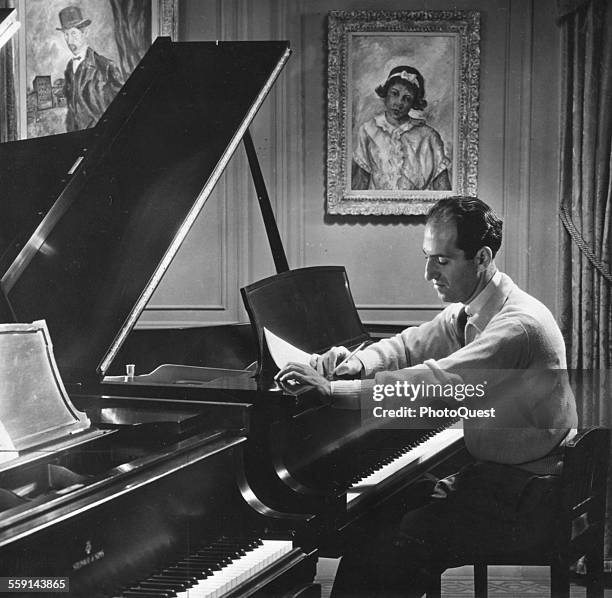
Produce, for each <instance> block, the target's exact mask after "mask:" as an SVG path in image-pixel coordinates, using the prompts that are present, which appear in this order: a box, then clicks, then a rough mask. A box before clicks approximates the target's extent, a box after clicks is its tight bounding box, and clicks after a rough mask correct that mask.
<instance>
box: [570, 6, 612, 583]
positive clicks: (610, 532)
mask: <svg viewBox="0 0 612 598" xmlns="http://www.w3.org/2000/svg"><path fill="white" fill-rule="evenodd" d="M559 11H560V25H561V28H562V44H563V61H562V64H563V85H564V89H563V92H562V101H563V106H562V123H561V132H562V134H561V181H560V193H561V196H560V217H561V222H562V224H563V230H564V235H563V239H562V249H561V250H562V255H561V259H562V268H563V270H562V272H563V275H562V313H561V325H562V329H563V332H564V335H565V338H566V340H567V342H568V364H569V367H570V368H571V369H572V370H575V372H576V374H577V376H576V377H577V384H578V388H579V392H577V396H576V399H577V403H578V412H579V418H580V425H581V426H583V427H584V426H590V425H597V424H604V425H610V421H612V418H611V417H610V413H611V408H610V403H612V397H610V396H609V392H610V383H609V380H607V376H608V375H609V370H610V369H611V368H612V357H611V355H612V344H611V343H612V306H611V301H610V299H611V292H610V290H611V286H612V272H611V261H612V258H611V254H612V251H611V249H612V246H611V244H612V237H611V231H610V227H611V218H612V186H611V180H610V171H611V164H610V162H611V156H612V145H611V144H612V3H611V2H610V0H589V1H585V0H559ZM611 478H612V476H608V513H607V529H606V565H607V570H608V571H609V570H611V569H612V527H611V525H610V521H611V519H612V517H611V515H612V482H611Z"/></svg>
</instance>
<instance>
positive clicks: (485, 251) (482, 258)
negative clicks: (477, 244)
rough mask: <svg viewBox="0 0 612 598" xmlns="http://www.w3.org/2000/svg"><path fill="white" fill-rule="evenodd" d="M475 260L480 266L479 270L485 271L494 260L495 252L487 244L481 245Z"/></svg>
mask: <svg viewBox="0 0 612 598" xmlns="http://www.w3.org/2000/svg"><path fill="white" fill-rule="evenodd" d="M474 261H475V262H476V266H477V267H478V272H484V271H485V270H486V269H487V268H488V267H489V265H490V264H491V262H492V261H493V252H492V251H491V248H490V247H489V246H487V245H484V246H483V247H481V248H480V249H479V250H478V251H477V252H476V255H475V256H474Z"/></svg>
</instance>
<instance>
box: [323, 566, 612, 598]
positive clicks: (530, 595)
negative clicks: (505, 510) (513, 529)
mask: <svg viewBox="0 0 612 598" xmlns="http://www.w3.org/2000/svg"><path fill="white" fill-rule="evenodd" d="M338 563H339V559H324V558H322V559H319V565H318V567H317V579H316V581H317V583H320V584H321V598H329V595H330V593H331V588H332V585H333V581H334V576H335V574H336V569H337V568H338ZM488 575H489V597H490V598H549V597H550V586H549V582H548V579H549V578H548V575H549V569H548V567H489V571H488ZM468 596H469V597H471V596H474V583H473V576H472V567H458V568H457V569H449V570H448V571H446V572H445V573H444V575H443V576H442V598H466V597H468ZM570 596H571V598H585V596H586V592H585V589H584V588H583V587H580V586H577V585H572V587H571V592H570ZM605 598H612V589H606V591H605Z"/></svg>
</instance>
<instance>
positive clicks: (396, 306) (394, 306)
mask: <svg viewBox="0 0 612 598" xmlns="http://www.w3.org/2000/svg"><path fill="white" fill-rule="evenodd" d="M356 307H357V309H358V310H360V309H362V310H368V311H370V310H377V309H380V310H385V311H391V310H402V311H404V310H410V311H442V310H443V309H444V306H443V305H439V304H434V305H430V304H426V303H414V304H412V303H410V304H401V303H373V304H372V303H364V304H357V305H356Z"/></svg>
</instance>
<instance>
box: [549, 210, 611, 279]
mask: <svg viewBox="0 0 612 598" xmlns="http://www.w3.org/2000/svg"><path fill="white" fill-rule="evenodd" d="M559 218H561V222H562V223H563V226H564V227H565V229H566V230H567V232H568V233H569V235H570V237H571V238H572V241H573V242H574V243H575V244H576V245H577V247H578V249H580V251H581V252H582V253H583V255H584V256H585V257H586V258H587V260H589V262H590V263H591V265H592V266H593V267H594V268H595V269H596V270H597V271H598V272H599V273H600V274H601V275H602V276H603V277H604V278H605V279H606V281H607V282H608V284H612V274H611V273H610V270H609V268H608V267H607V266H606V264H604V263H603V262H602V261H601V260H600V259H599V258H598V257H597V256H596V255H595V252H594V251H593V250H592V249H591V248H590V247H589V244H588V243H587V242H586V241H585V240H584V237H583V236H582V234H581V232H580V231H579V230H578V229H577V228H576V225H575V224H574V221H573V220H572V217H571V216H570V215H569V213H568V210H567V208H566V207H565V205H562V206H561V208H560V210H559Z"/></svg>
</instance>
